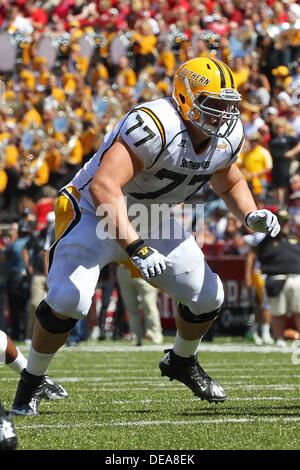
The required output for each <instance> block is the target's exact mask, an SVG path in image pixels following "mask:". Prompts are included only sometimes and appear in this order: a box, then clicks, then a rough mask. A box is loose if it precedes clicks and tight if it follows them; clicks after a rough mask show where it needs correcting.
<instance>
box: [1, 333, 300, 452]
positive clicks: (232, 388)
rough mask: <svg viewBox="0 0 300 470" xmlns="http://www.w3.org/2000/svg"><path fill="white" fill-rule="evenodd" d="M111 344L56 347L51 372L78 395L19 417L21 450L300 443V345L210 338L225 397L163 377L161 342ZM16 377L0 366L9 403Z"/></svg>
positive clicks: (212, 365)
mask: <svg viewBox="0 0 300 470" xmlns="http://www.w3.org/2000/svg"><path fill="white" fill-rule="evenodd" d="M102 344H103V343H101V345H100V346H99V343H96V342H95V341H89V342H88V343H84V344H82V346H80V347H78V348H64V349H62V350H61V352H59V353H58V354H57V355H56V357H55V359H54V360H53V362H52V364H51V367H50V370H49V374H50V375H51V376H52V377H54V378H55V379H56V380H57V381H59V382H60V383H61V384H62V385H63V386H64V387H65V388H66V389H67V390H68V392H69V398H68V399H67V400H63V401H43V402H42V403H41V405H40V415H39V416H38V417H27V418H26V417H25V418H24V417H15V418H14V422H15V425H16V429H17V433H18V438H19V449H90V450H92V449H106V450H116V449H119V450H121V449H128V450H132V449H136V450H138V449H144V450H149V449H151V450H153V449H156V450H170V449H173V450H189V449H209V450H211V449H300V440H299V423H300V394H299V389H300V381H299V377H300V365H293V363H292V360H291V357H292V353H291V352H287V351H285V352H284V351H276V350H275V348H264V347H260V348H251V347H247V348H244V349H245V350H244V351H243V346H242V345H241V344H240V343H239V344H236V345H235V347H236V348H237V350H236V351H235V352H233V351H232V350H233V347H232V345H231V344H230V343H228V344H224V345H222V344H220V345H219V346H220V347H219V349H218V348H216V347H214V345H213V346H212V347H211V346H210V347H209V346H207V347H206V346H205V344H203V347H204V349H205V350H204V351H202V352H200V356H199V357H200V358H201V361H200V362H201V365H202V366H203V367H204V368H205V369H206V370H207V372H208V373H209V374H210V375H212V376H213V377H215V378H216V379H218V380H219V381H220V383H221V384H222V385H223V386H224V388H225V389H226V391H227V393H228V400H227V401H226V402H225V403H223V404H219V405H216V404H209V403H207V402H204V401H201V400H199V399H197V398H195V397H193V395H192V392H190V391H189V390H188V389H187V388H186V387H185V386H183V385H182V384H180V383H179V382H176V381H174V382H170V381H169V380H168V379H166V378H165V377H161V376H160V373H159V369H158V367H157V364H158V361H159V360H160V358H161V357H162V352H161V350H162V349H163V348H162V347H154V348H153V347H147V346H146V347H145V348H144V347H142V348H136V347H134V346H131V345H129V344H128V343H127V342H125V341H123V342H112V341H106V342H105V345H103V346H102ZM241 346H242V347H241ZM266 351H268V352H266ZM25 354H26V350H25ZM17 381H18V376H17V375H16V374H15V373H14V372H12V371H11V370H10V369H9V368H7V367H4V366H2V367H1V369H0V397H1V398H2V400H3V402H4V404H5V406H6V407H7V408H9V407H10V405H11V402H12V399H13V396H14V393H15V389H16V385H17Z"/></svg>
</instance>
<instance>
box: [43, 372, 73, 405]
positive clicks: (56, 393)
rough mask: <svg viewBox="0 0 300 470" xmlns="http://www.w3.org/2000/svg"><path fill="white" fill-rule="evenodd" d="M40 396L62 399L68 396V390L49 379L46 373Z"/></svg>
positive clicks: (49, 398) (48, 398) (47, 398)
mask: <svg viewBox="0 0 300 470" xmlns="http://www.w3.org/2000/svg"><path fill="white" fill-rule="evenodd" d="M42 398H46V400H63V399H64V398H68V392H67V391H66V390H65V389H64V388H63V387H62V386H61V385H59V384H57V383H55V382H54V381H53V380H52V379H50V377H48V375H45V382H44V391H43V394H42Z"/></svg>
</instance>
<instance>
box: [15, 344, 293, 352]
mask: <svg viewBox="0 0 300 470" xmlns="http://www.w3.org/2000/svg"><path fill="white" fill-rule="evenodd" d="M172 347H173V344H159V345H154V344H153V345H152V344H150V345H145V346H139V347H138V348H137V347H135V346H132V345H128V346H120V345H109V346H100V345H97V344H95V345H86V344H84V343H82V344H79V345H78V346H76V347H69V348H67V347H65V348H63V349H62V350H61V351H60V352H61V353H65V352H67V353H73V352H83V351H84V352H90V353H93V352H103V353H105V352H106V353H112V352H125V353H139V352H153V351H158V352H163V350H164V349H168V348H172ZM19 349H21V350H22V351H28V349H29V348H28V347H26V346H19ZM198 351H199V352H201V351H203V352H204V351H207V352H220V353H226V352H228V353H231V352H247V353H248V352H249V353H251V352H254V353H260V354H261V353H262V354H265V353H273V352H276V353H283V354H286V353H292V352H293V348H292V345H291V346H290V347H285V348H277V347H276V346H255V345H248V344H220V345H218V344H208V343H202V344H200V346H199V349H198Z"/></svg>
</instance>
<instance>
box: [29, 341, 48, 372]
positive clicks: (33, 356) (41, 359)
mask: <svg viewBox="0 0 300 470" xmlns="http://www.w3.org/2000/svg"><path fill="white" fill-rule="evenodd" d="M53 356H54V354H43V353H39V352H37V351H35V350H34V349H33V347H32V346H30V350H29V356H28V362H27V367H26V370H27V372H29V373H30V374H33V375H44V374H45V372H46V370H47V369H48V366H49V364H50V362H51V359H52V358H53Z"/></svg>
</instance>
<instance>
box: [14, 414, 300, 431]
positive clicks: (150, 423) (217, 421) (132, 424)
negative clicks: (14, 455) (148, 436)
mask: <svg viewBox="0 0 300 470" xmlns="http://www.w3.org/2000/svg"><path fill="white" fill-rule="evenodd" d="M299 421H300V416H299V417H293V416H291V417H288V416H287V417H282V416H278V417H274V416H273V417H270V418H268V417H258V418H216V419H214V418H212V419H197V420H181V421H178V420H177V421H173V420H161V421H160V420H155V421H151V420H149V421H116V422H115V423H95V422H90V423H88V422H84V423H71V424H67V423H63V424H38V423H36V424H34V423H33V424H25V425H23V426H22V425H21V426H17V429H18V430H22V429H33V430H35V429H73V428H87V427H89V426H90V427H92V428H96V427H97V428H103V427H109V428H111V427H136V428H138V427H142V426H168V425H172V426H187V425H192V424H199V425H201V426H202V425H203V424H210V425H212V424H223V423H224V424H228V423H254V424H257V425H258V424H261V423H277V425H278V424H279V423H287V424H289V423H291V422H299Z"/></svg>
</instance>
